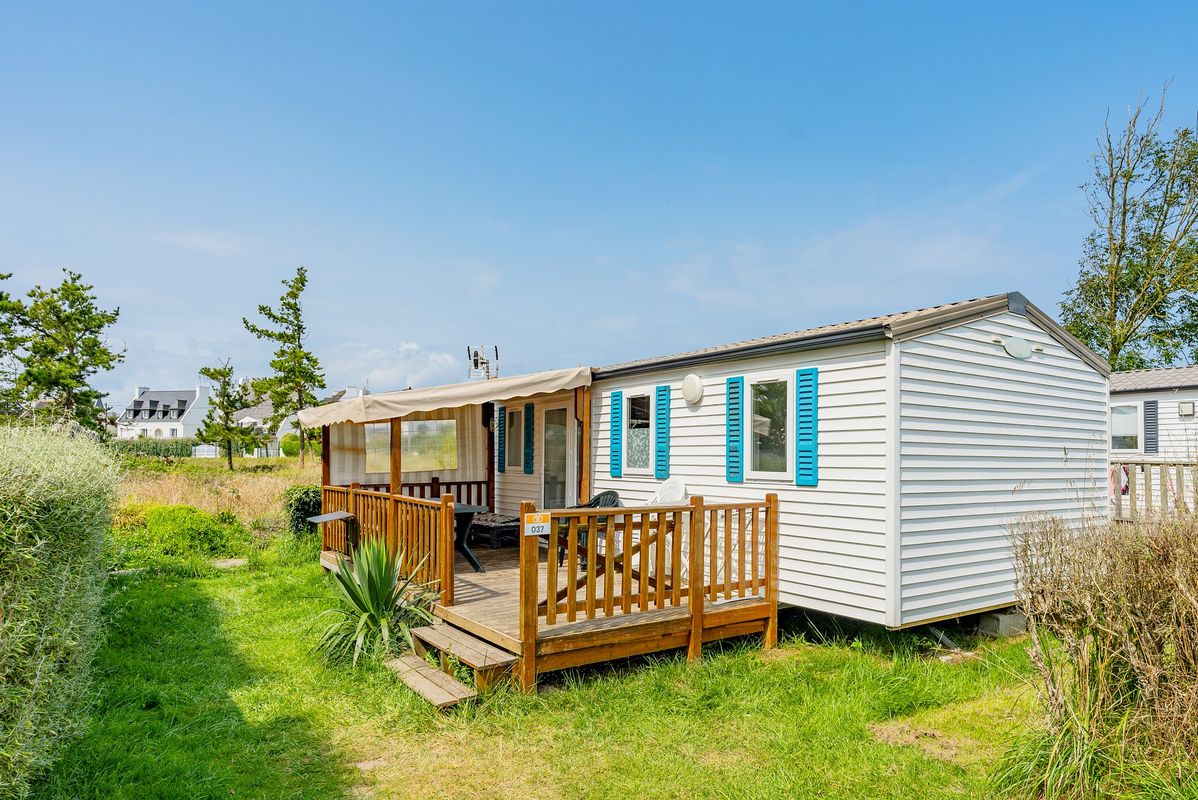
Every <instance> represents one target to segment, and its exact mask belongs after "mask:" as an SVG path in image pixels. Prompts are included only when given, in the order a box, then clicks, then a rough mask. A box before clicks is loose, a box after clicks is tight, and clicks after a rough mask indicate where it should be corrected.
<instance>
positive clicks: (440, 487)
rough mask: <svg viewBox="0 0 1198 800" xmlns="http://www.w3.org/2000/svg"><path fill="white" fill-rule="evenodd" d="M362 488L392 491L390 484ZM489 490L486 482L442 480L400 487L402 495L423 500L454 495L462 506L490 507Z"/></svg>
mask: <svg viewBox="0 0 1198 800" xmlns="http://www.w3.org/2000/svg"><path fill="white" fill-rule="evenodd" d="M362 488H363V489H369V490H371V491H375V492H386V491H389V490H390V488H391V485H390V484H388V483H364V484H362ZM487 489H488V486H487V482H486V481H485V480H477V481H474V480H471V481H452V480H451V481H443V480H441V479H440V478H433V479H432V480H429V481H404V482H403V484H402V485H401V486H400V494H403V495H406V496H407V497H418V498H421V499H423V500H436V499H438V498H440V497H441V496H442V495H446V494H452V495H453V496H454V499H455V501H456V502H458V503H461V504H462V505H467V506H487V507H490V505H491V502H490V497H489V496H488V492H487Z"/></svg>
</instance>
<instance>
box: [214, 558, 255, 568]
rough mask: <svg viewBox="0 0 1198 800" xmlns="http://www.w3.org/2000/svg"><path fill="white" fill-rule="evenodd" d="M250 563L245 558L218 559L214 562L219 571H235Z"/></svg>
mask: <svg viewBox="0 0 1198 800" xmlns="http://www.w3.org/2000/svg"><path fill="white" fill-rule="evenodd" d="M247 563H248V562H247V561H246V560H245V559H244V558H218V559H216V560H214V561H213V562H212V566H214V567H216V568H217V569H235V568H237V567H244V566H245V565H246V564H247Z"/></svg>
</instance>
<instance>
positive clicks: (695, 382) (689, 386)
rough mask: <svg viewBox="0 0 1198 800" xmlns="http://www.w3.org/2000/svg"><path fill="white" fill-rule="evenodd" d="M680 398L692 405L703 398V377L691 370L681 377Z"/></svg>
mask: <svg viewBox="0 0 1198 800" xmlns="http://www.w3.org/2000/svg"><path fill="white" fill-rule="evenodd" d="M682 399H683V400H685V401H686V402H687V404H689V405H692V406H693V405H697V404H698V403H699V401H700V400H702V399H703V379H702V378H700V377H699V376H698V375H696V374H695V373H693V372H692V373H691V374H690V375H687V376H686V377H685V378H683V379H682Z"/></svg>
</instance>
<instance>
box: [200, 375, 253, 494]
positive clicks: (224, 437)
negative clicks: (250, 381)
mask: <svg viewBox="0 0 1198 800" xmlns="http://www.w3.org/2000/svg"><path fill="white" fill-rule="evenodd" d="M200 375H201V376H203V377H205V378H207V379H208V380H210V381H212V384H213V385H212V396H211V397H210V398H209V401H208V413H207V414H206V415H205V416H204V421H203V422H202V423H201V424H200V429H199V431H197V432H196V438H197V439H199V440H200V441H201V442H204V443H205V444H214V445H217V446H218V447H221V448H223V449H224V451H225V458H226V459H227V460H228V464H229V469H230V470H231V469H233V450H234V448H236V449H238V450H242V451H245V450H252V449H253V448H255V447H259V446H260V445H261V444H262V442H263V439H264V438H265V437H264V436H263V435H262V434H260V433H259V432H258V431H257V430H256V429H255V428H254V427H253V426H249V425H239V424H238V423H237V420H236V415H237V412H238V411H244V410H245V409H247V408H252V407H253V406H254V397H253V395H252V394H251V392H250V387H249V386H248V385H247V384H245V383H239V382H237V381H235V380H234V379H233V366H232V364H230V363H229V361H228V359H226V360H225V361H223V362H221V365H220V366H219V367H204V368H203V369H201V370H200Z"/></svg>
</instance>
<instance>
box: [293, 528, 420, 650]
mask: <svg viewBox="0 0 1198 800" xmlns="http://www.w3.org/2000/svg"><path fill="white" fill-rule="evenodd" d="M403 563H404V557H403V553H402V552H400V553H396V554H391V553H388V552H387V546H386V545H385V544H383V543H382V542H380V541H378V540H370V541H367V542H364V543H363V544H362V545H361V546H360V547H358V549H357V551H356V552H355V553H354V559H353V563H352V565H350V564H346V565H343V566H342V568H341V569H339V570H337V571H336V572H334V573H333V585H334V586H336V587H337V594H338V597H339V599H340V600H341V607H340V608H331V609H329V610H328V611H324V612H322V613H320V614H318V615H317V616H316V618H315V619H313V621H312V622H313V625H314V626H320V625H321V623H324V627H323V630H322V631H321V633H320V638H319V639H317V641H316V645H315V648H316V650H317V652H319V653H321V654H322V655H324V656H325V657H326V658H329V659H330V660H334V661H343V660H350V661H352V662H353V664H354V665H355V666H356V665H357V663H358V659H360V658H361V657H362V655H363V654H364V653H365V654H367V655H369V656H383V655H386V654H388V653H391V652H394V651H395V650H398V649H400V648H401V646H407V647H409V648H410V647H411V646H412V633H411V629H412V628H413V627H417V626H419V625H423V624H427V623H429V622H431V621H432V611H431V608H432V603H433V598H434V596H435V595H434V594H433V593H432V592H431V591H430V590H429V589H428V588H427V587H425V586H423V585H421V584H419V583H416V582H415V581H413V580H412V578H411V577H410V576H406V575H404V574H403V571H402V569H401V568H400V565H401V564H403ZM413 571H414V572H419V571H420V566H419V565H418V566H417V567H416V569H415V570H413Z"/></svg>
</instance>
